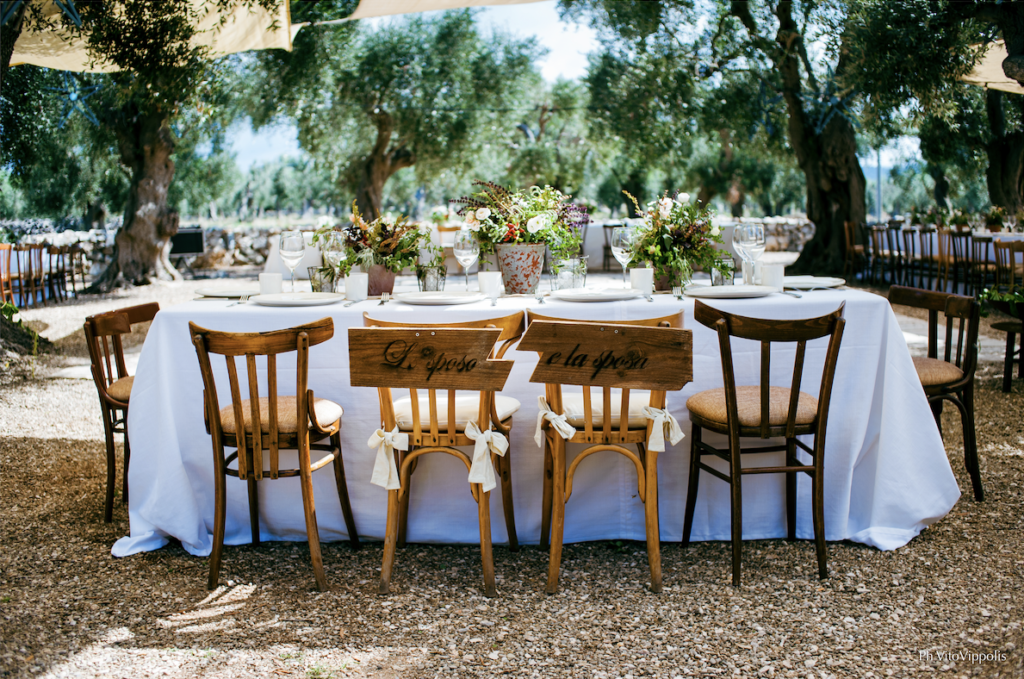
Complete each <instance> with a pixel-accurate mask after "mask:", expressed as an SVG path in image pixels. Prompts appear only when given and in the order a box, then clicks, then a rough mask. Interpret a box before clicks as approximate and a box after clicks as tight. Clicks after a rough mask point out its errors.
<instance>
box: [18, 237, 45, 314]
mask: <svg viewBox="0 0 1024 679" xmlns="http://www.w3.org/2000/svg"><path fill="white" fill-rule="evenodd" d="M11 257H12V259H13V260H14V273H13V274H12V275H11V290H12V294H15V295H17V296H18V306H20V307H30V306H35V305H36V303H37V302H38V299H39V293H40V290H41V289H42V280H43V279H42V276H43V274H42V270H43V257H42V250H41V249H40V248H39V247H38V246H36V245H32V244H29V245H15V246H14V247H13V248H12V250H11ZM44 298H45V292H44Z"/></svg>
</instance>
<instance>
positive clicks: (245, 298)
mask: <svg viewBox="0 0 1024 679" xmlns="http://www.w3.org/2000/svg"><path fill="white" fill-rule="evenodd" d="M248 301H249V295H242V296H241V297H239V298H238V301H237V302H232V303H231V304H228V306H229V307H231V306H235V305H236V304H245V303H246V302H248Z"/></svg>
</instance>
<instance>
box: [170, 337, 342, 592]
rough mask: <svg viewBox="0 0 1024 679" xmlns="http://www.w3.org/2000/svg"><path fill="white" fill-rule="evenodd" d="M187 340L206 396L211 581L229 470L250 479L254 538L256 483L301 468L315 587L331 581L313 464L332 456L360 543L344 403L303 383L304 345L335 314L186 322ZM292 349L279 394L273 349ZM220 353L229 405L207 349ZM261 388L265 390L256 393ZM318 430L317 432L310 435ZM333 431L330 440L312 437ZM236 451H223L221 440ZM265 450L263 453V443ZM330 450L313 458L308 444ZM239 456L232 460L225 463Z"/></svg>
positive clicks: (255, 534)
mask: <svg viewBox="0 0 1024 679" xmlns="http://www.w3.org/2000/svg"><path fill="white" fill-rule="evenodd" d="M188 325H189V331H190V333H191V335H192V343H193V344H194V345H195V348H196V355H197V356H198V358H199V368H200V371H201V372H202V375H203V387H204V389H203V401H204V404H205V409H204V415H205V419H206V429H207V431H208V432H209V433H210V435H211V436H212V439H213V464H214V492H215V496H216V499H215V505H214V519H213V553H212V554H211V555H210V577H209V580H208V582H207V587H208V588H209V589H214V588H216V587H217V581H218V577H219V574H220V561H221V552H222V551H223V548H224V521H225V514H226V511H227V496H226V495H227V488H226V483H225V481H226V478H227V477H228V476H234V477H236V478H238V479H239V480H240V481H245V482H246V483H247V484H248V486H249V527H250V530H251V532H252V543H253V544H254V545H258V544H259V542H260V519H259V512H260V508H259V486H258V482H259V481H262V480H264V479H267V478H270V479H278V478H284V477H289V476H298V477H299V483H300V487H301V488H302V507H303V511H304V513H305V518H306V536H307V538H308V539H309V555H310V559H311V560H312V562H313V573H314V575H315V577H316V586H317V589H318V590H320V591H321V592H323V591H326V590H327V589H329V587H328V585H327V578H326V577H325V576H324V565H323V559H322V557H321V554H320V533H319V531H318V530H317V524H316V509H315V504H314V500H313V472H315V471H316V470H318V469H320V468H322V467H325V466H327V465H328V464H330V463H331V462H334V479H335V483H336V484H337V486H338V498H339V499H340V500H341V509H342V513H343V514H344V515H345V527H346V529H347V530H348V535H349V541H350V542H351V544H352V547H353V548H358V547H359V535H358V533H357V532H356V525H355V519H354V518H353V516H352V508H351V506H350V504H349V499H348V487H347V485H346V483H345V467H344V463H343V462H342V458H341V417H342V415H343V414H344V410H343V409H342V407H341V406H340V405H338V404H337V403H334V402H333V401H328V400H327V399H322V398H316V397H315V396H314V395H313V390H312V389H308V388H307V384H308V383H307V379H308V372H309V348H310V347H312V346H316V345H318V344H321V343H323V342H326V341H327V340H329V339H331V338H332V337H333V336H334V321H333V320H331V319H330V318H322V319H320V320H319V321H314V322H313V323H307V324H305V325H300V326H297V327H294V328H287V329H284V330H273V331H270V332H258V333H257V332H251V333H250V332H246V333H236V332H218V331H216V330H207V329H205V328H201V327H199V326H198V325H196V324H195V323H189V324H188ZM292 352H295V354H296V369H295V396H279V395H278V389H277V382H278V375H277V357H278V356H280V355H281V354H289V353H292ZM211 354H212V355H219V356H223V357H224V360H225V362H226V364H227V373H228V383H229V393H230V396H231V405H230V406H227V407H225V408H221V407H220V398H219V396H218V391H217V383H216V380H215V378H214V374H213V366H212V364H211V362H210V356H211ZM239 356H245V368H246V375H247V382H248V391H249V398H247V399H242V395H241V390H240V388H239V382H238V368H237V366H236V363H237V359H238V357H239ZM257 357H264V358H265V359H266V375H267V376H266V388H265V389H261V388H260V384H259V369H258V368H257V361H256V358H257ZM261 391H265V393H266V394H267V395H266V396H260V392H261ZM313 435H315V438H313ZM328 437H329V438H330V445H320V444H314V443H311V439H312V440H322V439H324V438H328ZM225 447H228V448H235V452H234V453H232V454H231V455H228V456H227V457H225V456H224V448H225ZM282 448H283V449H285V450H290V449H295V450H296V451H298V457H299V468H298V469H281V468H280V460H279V451H280V449H282ZM265 450H266V451H269V455H267V456H266V459H265V458H264V455H263V451H265ZM311 450H316V451H320V452H325V453H327V454H326V455H324V456H323V457H321V458H320V459H318V460H316V461H312V460H311V459H310V451H311ZM232 462H237V465H236V468H235V469H232V468H231V467H230V466H229V465H230V464H231V463H232Z"/></svg>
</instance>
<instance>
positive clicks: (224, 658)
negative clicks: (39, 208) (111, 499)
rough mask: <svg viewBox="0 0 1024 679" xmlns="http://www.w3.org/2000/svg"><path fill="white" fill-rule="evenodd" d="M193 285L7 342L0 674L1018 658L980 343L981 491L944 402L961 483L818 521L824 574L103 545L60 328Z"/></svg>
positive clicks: (993, 670)
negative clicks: (835, 529)
mask: <svg viewBox="0 0 1024 679" xmlns="http://www.w3.org/2000/svg"><path fill="white" fill-rule="evenodd" d="M187 285H190V283H187V284H174V285H172V286H167V288H168V289H167V290H166V291H161V290H157V289H154V288H150V289H145V290H142V291H133V292H132V293H130V294H123V295H120V296H118V297H116V298H110V299H106V300H94V301H88V302H82V303H79V305H77V306H76V305H70V306H67V307H59V308H55V307H51V308H49V309H42V310H39V311H32V312H28V314H27V315H30V316H31V320H32V321H33V322H34V323H38V324H43V323H46V324H49V325H48V329H52V330H50V332H53V338H54V339H56V340H57V341H58V344H62V346H63V347H64V351H65V354H64V356H63V357H57V358H48V359H45V360H41V361H36V362H31V361H30V362H22V363H11V362H9V363H8V366H7V369H6V371H5V374H6V375H7V378H6V380H5V381H6V384H5V386H4V387H3V388H2V389H0V464H2V465H3V466H2V469H3V472H4V473H3V478H2V483H0V504H2V506H3V507H5V508H6V509H7V511H6V512H5V520H4V521H3V523H2V525H0V544H2V545H3V547H2V550H0V675H2V676H5V677H6V676H10V677H29V676H47V677H71V676H74V677H82V676H89V677H91V676H96V677H108V676H109V677H150V676H153V677H156V676H161V677H162V676H168V677H193V676H203V677H250V676H252V677H257V676H258V677H264V676H270V675H278V676H291V677H308V678H314V677H359V676H374V677H398V676H401V677H442V676H444V677H447V676H481V677H492V676H499V675H501V676H504V675H508V676H536V677H562V676H579V677H639V676H659V677H674V676H708V677H710V676H745V677H764V676H768V677H831V676H834V677H871V676H875V677H885V676H897V677H902V676H911V675H914V676H916V675H927V674H929V673H932V672H939V673H943V674H944V675H946V676H987V677H1021V676H1024V653H1022V650H1021V646H1022V644H1024V632H1022V629H1021V622H1022V615H1021V606H1022V605H1024V601H1022V598H1021V594H1020V592H1021V589H1022V586H1024V548H1022V544H1021V543H1022V538H1021V536H1022V533H1021V528H1022V524H1024V520H1022V511H1021V493H1022V488H1024V470H1022V467H1024V421H1022V417H1021V413H1024V384H1022V383H1021V382H1020V381H1016V382H1015V384H1014V391H1013V392H1012V393H1011V394H1008V395H1007V394H1003V393H1002V392H1001V391H999V379H1000V377H999V376H1000V375H1001V368H1000V366H998V365H996V364H985V365H983V367H982V370H981V371H980V372H979V379H978V387H979V394H978V400H977V415H978V437H979V446H980V451H981V457H982V474H983V478H984V480H985V483H986V501H985V502H984V503H980V504H979V503H976V502H974V501H973V500H971V499H969V496H970V481H969V479H968V478H967V475H966V474H965V473H964V472H963V456H962V452H961V451H962V448H961V436H960V428H959V423H958V422H957V421H955V419H954V418H953V417H952V413H950V412H948V409H947V413H946V415H945V418H946V421H945V422H944V431H945V432H946V444H947V450H948V452H949V456H950V461H951V464H952V466H953V470H954V471H955V472H956V475H957V479H958V480H959V482H960V487H961V488H962V489H963V490H964V492H965V495H964V498H963V499H961V501H960V502H959V503H958V504H957V505H956V507H954V509H953V510H952V512H951V513H950V514H949V515H948V516H947V517H945V518H944V519H943V520H942V521H940V522H938V523H937V524H936V525H934V526H933V527H932V528H930V529H928V530H926V531H925V532H924V533H922V534H921V535H920V536H919V537H918V538H916V539H915V540H913V541H912V542H911V543H910V544H908V545H907V546H906V547H904V548H901V549H898V550H896V551H893V552H879V551H877V550H874V549H870V548H867V547H864V546H862V545H857V544H853V543H846V542H843V543H832V544H830V556H829V566H830V570H831V576H832V577H831V578H830V579H829V580H826V581H823V582H822V581H819V580H818V579H817V576H816V567H815V559H814V547H813V544H812V543H809V542H796V543H787V542H785V541H777V540H768V541H759V542H750V543H747V545H745V553H744V576H745V577H744V580H745V584H744V586H743V587H740V588H738V589H737V588H733V587H732V586H731V585H730V571H729V564H730V556H729V547H728V545H727V544H725V543H699V544H697V545H695V546H694V547H691V548H690V549H689V550H683V549H682V548H681V547H680V546H679V545H678V544H665V545H663V552H662V553H663V567H664V573H665V576H664V577H665V591H664V592H663V593H662V594H660V595H655V594H652V593H650V592H649V591H647V589H646V588H645V583H646V577H647V565H646V552H645V549H644V545H643V544H642V543H634V542H597V543H585V544H578V545H569V546H567V547H566V549H565V554H564V559H563V575H562V580H561V582H562V589H561V591H560V592H559V593H558V594H557V595H555V596H546V595H545V594H543V583H544V575H545V572H546V565H547V554H546V553H544V552H541V551H540V550H539V549H538V548H537V547H524V548H523V550H522V551H521V552H519V553H517V554H513V553H510V552H508V550H507V549H505V548H503V547H496V548H495V562H496V570H497V573H498V579H499V580H498V584H499V597H498V598H497V599H491V600H489V599H486V598H484V597H483V595H482V592H481V591H480V572H479V556H478V554H479V552H478V548H477V547H475V546H433V545H431V546H425V545H410V546H409V547H408V548H407V549H406V550H404V551H403V552H401V553H400V554H399V561H398V564H397V567H396V570H395V582H394V590H395V593H394V594H392V595H391V596H388V597H381V596H378V595H377V594H375V591H374V586H375V584H376V578H377V573H378V571H379V567H380V561H381V551H382V550H381V546H380V544H378V543H369V544H367V545H365V546H364V547H363V549H362V550H360V551H358V552H353V551H351V549H350V548H349V547H348V546H347V544H344V543H337V544H334V543H332V544H325V545H324V561H325V567H326V569H327V576H328V579H329V581H330V583H331V585H332V587H333V589H332V591H330V592H327V593H322V594H321V593H317V592H316V591H315V590H314V589H313V577H312V570H311V568H310V566H309V561H308V558H309V557H308V549H307V547H306V545H305V544H303V543H269V544H263V545H261V546H260V547H258V548H255V549H253V548H250V547H229V548H227V551H226V553H225V562H224V566H223V568H222V580H221V581H222V582H224V583H226V585H225V586H222V587H221V588H219V589H218V590H216V591H214V592H212V593H211V592H207V591H206V589H205V581H206V569H207V562H206V560H204V559H200V558H196V557H192V556H190V555H188V554H187V553H186V552H185V551H184V550H182V549H181V548H180V547H178V546H168V547H166V548H164V549H162V550H160V551H158V552H151V553H146V554H140V555H136V556H133V557H129V558H126V559H114V558H112V557H111V556H110V545H111V544H112V543H113V542H114V541H115V540H116V539H117V538H119V537H120V536H122V535H124V534H126V533H127V532H128V530H129V526H128V520H127V512H126V510H125V509H124V507H122V506H120V505H117V506H116V509H115V512H114V523H113V524H109V525H108V524H104V523H103V522H102V497H103V484H104V479H105V472H104V469H105V462H104V459H105V455H104V448H103V442H102V426H101V424H100V421H99V416H98V415H99V409H98V405H97V404H96V403H95V400H96V396H95V392H94V390H93V387H92V385H91V383H90V382H88V381H85V380H71V379H61V378H55V377H52V375H53V374H54V372H55V371H56V369H57V368H59V367H60V366H61V365H63V364H64V363H65V362H66V361H68V360H75V356H76V355H78V356H79V358H80V351H79V350H78V345H79V344H80V341H78V340H76V339H74V333H73V332H71V331H70V330H69V331H68V334H66V335H63V336H62V335H60V328H71V329H76V326H77V327H80V326H81V322H82V318H83V317H84V315H85V314H86V313H94V312H95V310H99V309H100V308H101V307H103V306H104V305H106V308H115V307H118V306H126V305H128V304H131V303H136V301H146V300H150V299H154V298H159V299H160V301H161V303H162V304H169V303H173V300H174V299H188V298H189V297H190V296H191V292H192V290H191V289H188V290H185V289H184V286H187ZM164 292H166V294H163V293H164ZM154 293H160V294H154ZM43 333H44V334H47V335H48V336H49V333H48V332H47V331H46V330H44V331H43ZM86 404H87V406H86ZM972 654H974V656H975V657H974V658H972ZM979 655H985V656H986V657H984V658H981V657H977V656H979Z"/></svg>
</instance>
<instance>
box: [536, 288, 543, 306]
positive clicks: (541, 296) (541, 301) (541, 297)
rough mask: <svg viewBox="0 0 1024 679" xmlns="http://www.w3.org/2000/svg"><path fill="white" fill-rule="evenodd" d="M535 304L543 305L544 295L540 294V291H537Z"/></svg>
mask: <svg viewBox="0 0 1024 679" xmlns="http://www.w3.org/2000/svg"><path fill="white" fill-rule="evenodd" d="M537 302H538V303H539V304H543V303H544V293H542V292H541V291H540V290H538V291H537Z"/></svg>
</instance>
